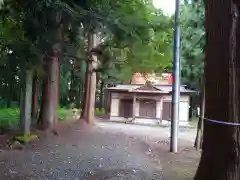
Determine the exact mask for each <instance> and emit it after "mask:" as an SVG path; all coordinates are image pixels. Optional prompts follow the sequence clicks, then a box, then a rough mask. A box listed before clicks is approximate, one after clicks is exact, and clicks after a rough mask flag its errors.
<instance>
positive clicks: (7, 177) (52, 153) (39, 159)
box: [0, 126, 167, 180]
mask: <svg viewBox="0 0 240 180" xmlns="http://www.w3.org/2000/svg"><path fill="white" fill-rule="evenodd" d="M112 131H114V132H112ZM147 150H148V149H144V148H143V147H142V144H141V142H140V141H137V140H134V139H132V138H128V137H127V136H126V135H124V134H123V133H121V132H118V131H115V130H111V129H103V128H99V127H95V128H93V129H91V130H88V131H86V130H81V129H80V128H78V127H76V126H73V127H71V128H69V129H68V131H67V132H63V133H60V136H51V137H48V138H46V139H41V140H40V142H37V143H36V145H34V146H33V147H31V148H29V149H25V150H22V151H17V150H11V151H3V152H0V175H1V180H11V179H13V180H20V179H21V180H23V179H24V180H25V179H32V180H35V179H39V180H45V179H47V180H48V179H49V180H55V179H56V180H61V179H64V180H85V179H86V180H111V179H112V180H141V179H142V180H151V179H152V180H167V178H166V177H164V174H163V171H162V169H161V165H160V164H156V163H154V162H153V160H152V159H151V158H150V157H149V155H148V154H147V153H146V152H147Z"/></svg>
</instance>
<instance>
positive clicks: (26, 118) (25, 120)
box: [20, 69, 33, 134]
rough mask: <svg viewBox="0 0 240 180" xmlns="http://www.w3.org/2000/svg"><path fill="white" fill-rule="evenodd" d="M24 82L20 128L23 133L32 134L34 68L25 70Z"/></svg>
mask: <svg viewBox="0 0 240 180" xmlns="http://www.w3.org/2000/svg"><path fill="white" fill-rule="evenodd" d="M23 78H24V82H23V83H22V88H21V107H20V128H21V131H22V133H23V134H30V126H31V97H32V78H33V73H32V70H29V69H27V70H25V74H24V76H23Z"/></svg>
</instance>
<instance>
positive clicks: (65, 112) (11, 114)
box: [0, 108, 73, 132]
mask: <svg viewBox="0 0 240 180" xmlns="http://www.w3.org/2000/svg"><path fill="white" fill-rule="evenodd" d="M72 113H73V112H72V110H70V109H64V108H59V109H58V115H59V121H64V120H65V119H67V117H69V116H71V115H72ZM19 118H20V110H19V108H1V109H0V132H1V131H4V130H7V129H16V128H18V124H19ZM32 122H36V120H32Z"/></svg>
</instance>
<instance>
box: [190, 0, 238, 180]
mask: <svg viewBox="0 0 240 180" xmlns="http://www.w3.org/2000/svg"><path fill="white" fill-rule="evenodd" d="M206 32H207V46H206V57H205V77H206V87H205V88H206V89H205V91H206V108H205V118H209V119H213V120H218V121H220V122H231V123H240V118H239V117H240V108H239V99H240V86H239V82H240V79H239V78H237V77H240V62H239V61H240V52H239V49H240V22H239V7H237V6H236V4H234V2H233V1H232V0H228V1H226V0H212V1H207V3H206ZM239 152H240V126H233V125H226V124H220V123H213V122H210V121H204V135H203V148H202V156H201V160H200V163H199V167H198V170H197V173H196V175H195V178H194V180H239V179H240V155H239Z"/></svg>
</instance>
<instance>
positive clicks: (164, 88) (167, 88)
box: [106, 84, 195, 93]
mask: <svg viewBox="0 0 240 180" xmlns="http://www.w3.org/2000/svg"><path fill="white" fill-rule="evenodd" d="M143 86H144V84H142V85H140V84H137V85H136V84H129V85H117V86H115V87H110V88H106V89H108V90H110V91H111V90H115V91H118V90H119V91H128V92H134V91H136V92H144V91H146V90H142V91H141V90H140V89H139V90H137V89H138V88H141V87H143ZM153 86H154V87H155V88H156V90H154V91H153V92H159V93H170V92H171V91H172V85H153ZM157 89H159V90H157ZM149 91H151V90H149ZM149 91H148V92H149ZM180 92H181V93H193V92H195V91H193V90H190V89H187V88H186V87H185V86H181V87H180Z"/></svg>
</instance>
